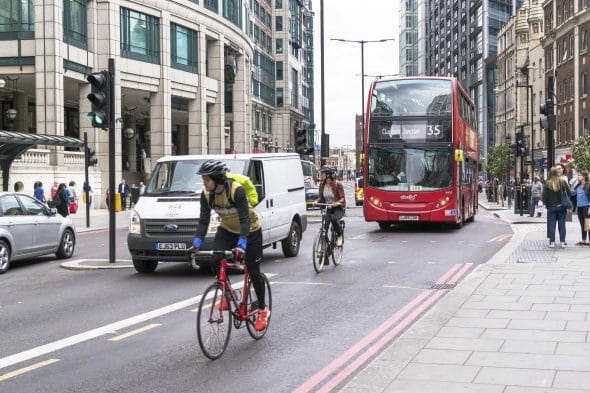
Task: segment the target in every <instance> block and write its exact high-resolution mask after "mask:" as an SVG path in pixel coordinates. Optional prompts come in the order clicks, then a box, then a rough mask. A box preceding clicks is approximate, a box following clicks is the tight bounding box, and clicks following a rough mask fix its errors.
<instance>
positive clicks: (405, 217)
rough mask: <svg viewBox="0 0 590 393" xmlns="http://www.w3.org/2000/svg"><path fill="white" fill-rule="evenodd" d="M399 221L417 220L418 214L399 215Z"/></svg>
mask: <svg viewBox="0 0 590 393" xmlns="http://www.w3.org/2000/svg"><path fill="white" fill-rule="evenodd" d="M399 220H400V221H418V216H399Z"/></svg>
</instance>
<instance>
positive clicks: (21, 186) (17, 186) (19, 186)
mask: <svg viewBox="0 0 590 393" xmlns="http://www.w3.org/2000/svg"><path fill="white" fill-rule="evenodd" d="M24 189H25V185H24V184H23V182H22V181H20V180H19V181H17V182H16V183H14V192H23V190H24Z"/></svg>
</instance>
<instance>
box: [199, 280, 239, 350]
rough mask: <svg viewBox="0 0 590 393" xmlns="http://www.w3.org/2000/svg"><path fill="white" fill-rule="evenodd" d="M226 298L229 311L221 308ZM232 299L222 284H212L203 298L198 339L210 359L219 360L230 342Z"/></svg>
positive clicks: (200, 307)
mask: <svg viewBox="0 0 590 393" xmlns="http://www.w3.org/2000/svg"><path fill="white" fill-rule="evenodd" d="M223 298H225V300H226V304H227V305H228V307H227V309H225V310H224V309H223V308H222V306H221V303H222V299H223ZM229 304H230V299H229V297H227V295H225V294H224V293H223V291H222V286H221V283H219V282H216V283H213V284H211V285H210V286H209V287H207V289H205V292H204V293H203V297H201V302H200V303H199V311H198V313H197V338H198V340H199V346H200V347H201V350H202V351H203V353H204V354H205V356H207V357H208V358H209V359H213V360H215V359H217V358H219V357H220V356H221V355H222V354H223V352H225V349H226V348H227V344H228V342H229V336H230V334H231V328H232V313H231V307H229Z"/></svg>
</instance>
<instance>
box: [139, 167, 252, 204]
mask: <svg viewBox="0 0 590 393" xmlns="http://www.w3.org/2000/svg"><path fill="white" fill-rule="evenodd" d="M205 161H207V159H197V160H180V161H163V162H159V163H158V165H156V167H155V168H154V172H153V173H152V176H151V178H150V181H149V183H148V185H147V188H146V194H147V195H194V194H200V193H201V190H202V189H203V179H202V177H201V175H198V174H197V172H198V170H199V168H200V167H201V165H202V164H203V163H204V162H205ZM226 163H227V165H228V166H229V168H230V172H232V173H239V174H243V173H244V166H245V165H246V160H227V161H226Z"/></svg>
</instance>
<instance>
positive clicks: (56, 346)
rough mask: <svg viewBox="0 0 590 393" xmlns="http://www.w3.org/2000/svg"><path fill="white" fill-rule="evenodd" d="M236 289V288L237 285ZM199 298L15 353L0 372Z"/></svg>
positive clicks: (1, 360)
mask: <svg viewBox="0 0 590 393" xmlns="http://www.w3.org/2000/svg"><path fill="white" fill-rule="evenodd" d="M273 276H276V274H274V273H273V274H268V273H267V274H266V277H273ZM236 288H238V286H237V285H236ZM201 296H202V295H199V296H195V297H191V298H188V299H185V300H181V301H179V302H177V303H173V304H170V305H168V306H164V307H160V308H157V309H155V310H152V311H148V312H146V313H143V314H139V315H136V316H133V317H130V318H127V319H123V320H121V321H117V322H113V323H111V324H108V325H104V326H101V327H98V328H96V329H92V330H88V331H86V332H83V333H80V334H76V335H74V336H70V337H66V338H62V339H61V340H57V341H54V342H52V343H49V344H45V345H41V346H38V347H36V348H31V349H29V350H27V351H23V352H19V353H15V354H13V355H10V356H6V357H3V358H0V370H1V369H3V368H5V367H8V366H12V365H13V364H17V363H20V362H24V361H26V360H29V359H33V358H36V357H39V356H42V355H46V354H48V353H51V352H55V351H59V350H60V349H64V348H67V347H70V346H72V345H76V344H80V343H82V342H85V341H88V340H92V339H94V338H97V337H100V336H104V335H105V334H112V333H113V332H116V331H118V330H122V329H125V328H127V327H129V326H133V325H137V324H138V323H142V322H146V321H149V320H150V319H154V318H158V317H161V316H162V315H166V314H170V313H172V312H175V311H178V310H182V309H183V308H187V307H190V306H194V305H195V304H197V303H198V302H199V301H200V300H201Z"/></svg>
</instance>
